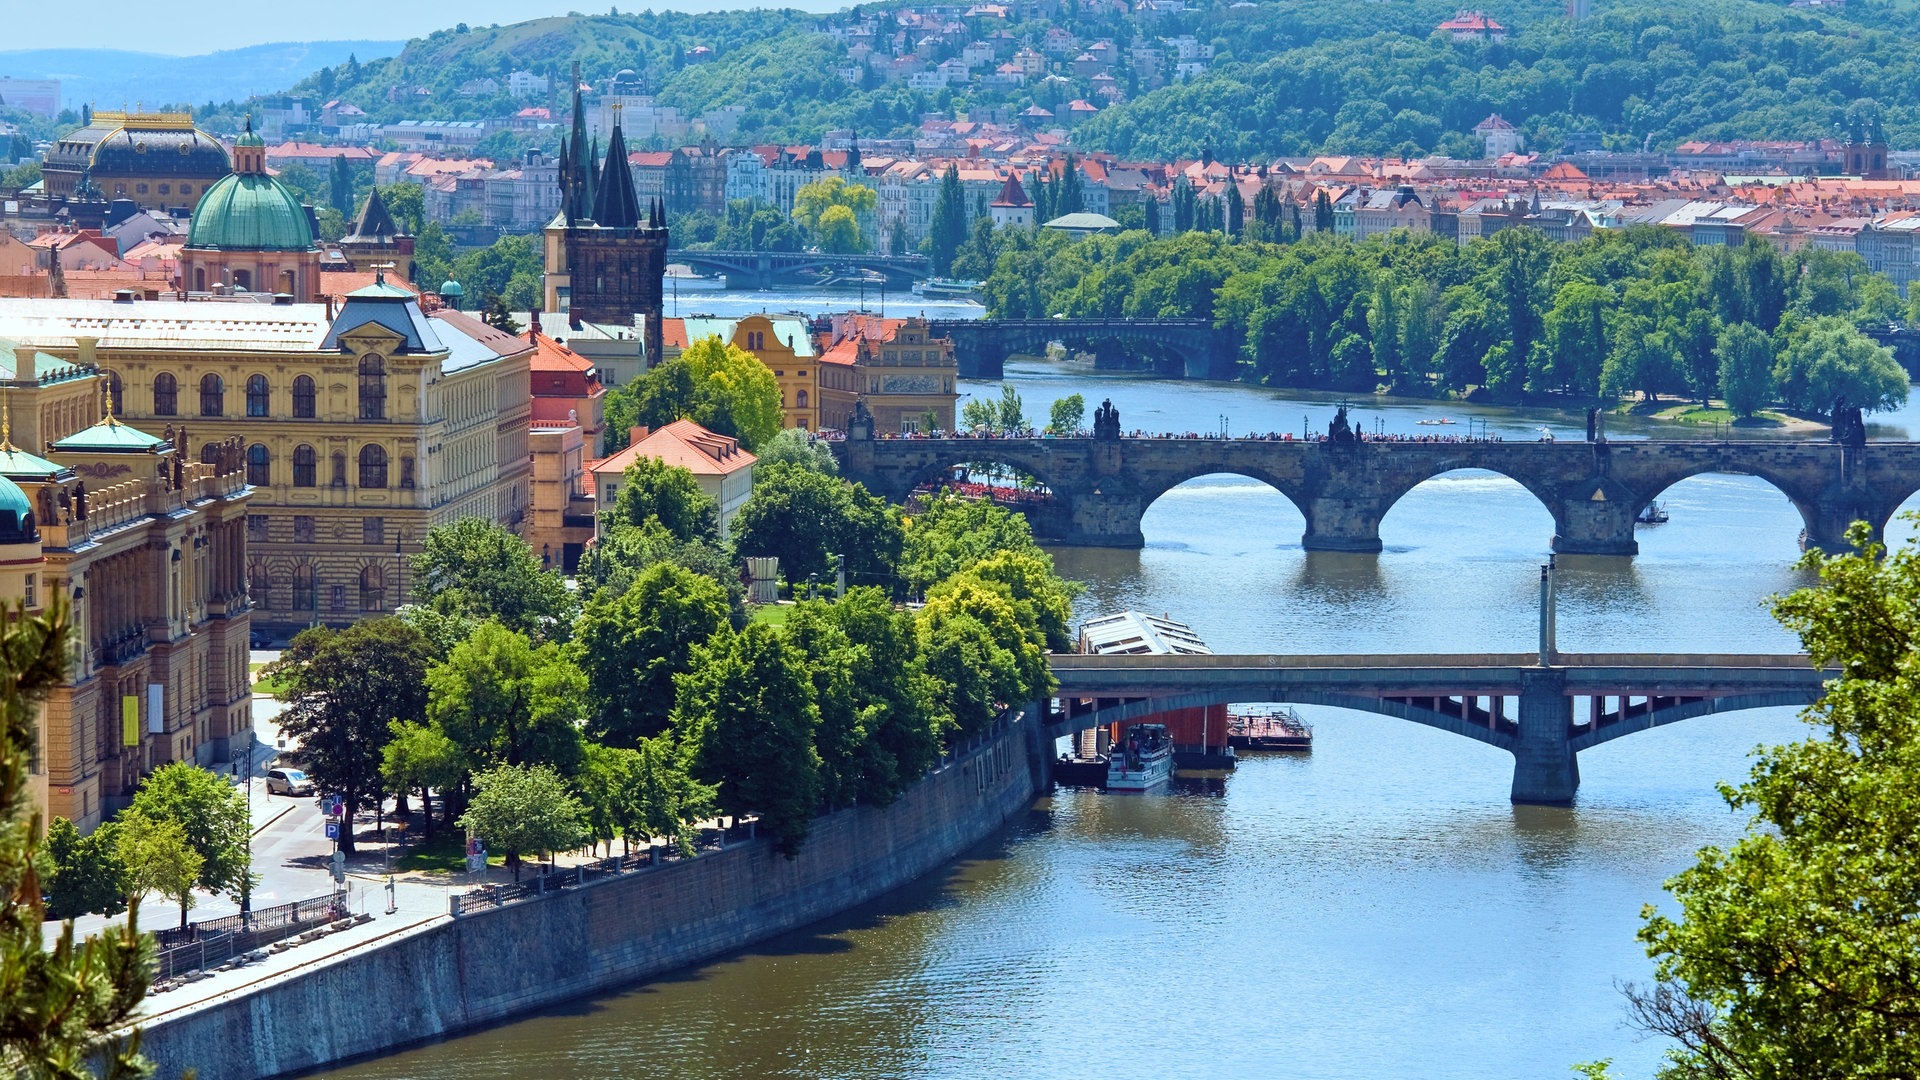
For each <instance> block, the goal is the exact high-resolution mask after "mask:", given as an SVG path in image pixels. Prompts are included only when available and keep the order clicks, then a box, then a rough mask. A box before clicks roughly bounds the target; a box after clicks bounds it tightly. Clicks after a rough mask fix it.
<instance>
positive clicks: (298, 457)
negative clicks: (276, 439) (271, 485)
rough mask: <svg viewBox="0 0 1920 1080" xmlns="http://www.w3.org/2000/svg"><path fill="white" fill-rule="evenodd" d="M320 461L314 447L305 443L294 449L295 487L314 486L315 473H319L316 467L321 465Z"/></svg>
mask: <svg viewBox="0 0 1920 1080" xmlns="http://www.w3.org/2000/svg"><path fill="white" fill-rule="evenodd" d="M318 459H319V455H318V454H315V453H314V452H313V447H311V446H308V445H307V444H305V443H301V444H300V445H299V446H296V447H294V448H293V486H294V487H312V486H314V482H315V478H314V473H315V472H317V471H318V470H317V469H316V468H315V466H316V465H317V464H318V463H319V460H318Z"/></svg>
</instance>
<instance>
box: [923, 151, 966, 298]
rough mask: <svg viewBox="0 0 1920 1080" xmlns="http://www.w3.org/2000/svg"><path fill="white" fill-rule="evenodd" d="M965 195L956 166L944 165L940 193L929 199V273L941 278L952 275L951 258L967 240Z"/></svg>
mask: <svg viewBox="0 0 1920 1080" xmlns="http://www.w3.org/2000/svg"><path fill="white" fill-rule="evenodd" d="M966 198H967V197H966V192H965V191H963V190H962V189H961V187H960V169H959V166H957V165H954V164H952V163H948V165H947V171H946V172H945V173H944V174H942V176H941V177H940V191H939V194H937V195H936V196H934V200H933V231H932V232H931V233H930V234H929V239H931V240H932V242H933V251H932V256H933V272H934V273H935V274H936V275H938V276H941V277H945V276H946V275H948V274H950V273H952V272H953V260H954V257H955V256H957V255H959V254H960V245H962V244H964V243H966V240H967V203H966Z"/></svg>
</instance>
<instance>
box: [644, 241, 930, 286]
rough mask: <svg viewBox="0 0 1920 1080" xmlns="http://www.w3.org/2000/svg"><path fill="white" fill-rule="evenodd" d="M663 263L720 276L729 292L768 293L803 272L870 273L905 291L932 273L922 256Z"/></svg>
mask: <svg viewBox="0 0 1920 1080" xmlns="http://www.w3.org/2000/svg"><path fill="white" fill-rule="evenodd" d="M667 261H668V262H669V263H673V264H676V265H679V266H685V267H688V268H690V269H693V270H697V271H699V272H701V273H705V274H720V275H722V276H724V277H725V278H726V279H727V287H728V288H730V289H771V288H773V286H774V283H775V282H776V281H793V280H797V279H798V278H799V276H800V275H801V274H802V273H803V272H807V271H815V272H817V271H822V270H831V271H841V272H845V271H849V270H872V271H874V272H875V273H878V274H881V275H882V276H884V277H885V278H886V279H887V280H888V281H889V282H891V283H893V284H896V285H899V286H901V287H903V288H904V287H905V286H907V285H908V284H911V283H912V282H915V281H919V280H921V279H922V278H925V277H928V276H930V275H931V274H932V273H933V261H932V260H931V259H929V258H927V257H926V256H925V255H828V254H825V253H823V252H817V251H813V252H809V251H681V250H678V249H675V250H673V251H669V252H667Z"/></svg>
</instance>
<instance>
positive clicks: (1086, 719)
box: [1047, 653, 1836, 805]
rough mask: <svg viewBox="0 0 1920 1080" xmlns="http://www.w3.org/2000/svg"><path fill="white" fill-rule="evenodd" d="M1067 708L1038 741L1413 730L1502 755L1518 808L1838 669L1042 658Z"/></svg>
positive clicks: (1731, 660) (1801, 691)
mask: <svg viewBox="0 0 1920 1080" xmlns="http://www.w3.org/2000/svg"><path fill="white" fill-rule="evenodd" d="M1050 659H1051V661H1052V665H1053V674H1054V677H1055V678H1056V679H1057V680H1059V683H1060V688H1059V690H1058V691H1057V692H1056V694H1055V697H1056V698H1057V699H1058V700H1060V701H1061V702H1062V703H1063V705H1064V709H1062V710H1059V711H1054V712H1051V713H1049V714H1048V715H1049V717H1050V718H1051V723H1050V726H1049V728H1048V731H1047V734H1048V735H1049V736H1052V737H1055V738H1057V737H1059V736H1062V735H1070V734H1072V733H1074V732H1076V731H1083V730H1085V729H1087V728H1090V727H1098V726H1100V725H1102V724H1109V723H1116V722H1121V721H1129V720H1138V719H1140V718H1142V717H1146V716H1151V715H1153V714H1155V713H1160V712H1166V711H1168V710H1171V709H1183V708H1194V707H1202V706H1208V705H1220V704H1227V703H1232V702H1269V701H1270V702H1287V703H1292V704H1299V705H1327V706H1333V707H1337V708H1343V709H1357V710H1360V711H1362V712H1371V713H1377V714H1380V715H1383V716H1393V717H1398V718H1400V719H1402V720H1411V721H1413V722H1414V723H1417V724H1425V725H1426V726H1428V727H1433V728H1438V729H1440V730H1442V731H1447V732H1451V733H1453V734H1455V735H1464V736H1466V737H1467V738H1470V739H1474V740H1477V741H1479V742H1483V743H1486V744H1488V745H1489V746H1497V747H1499V748H1500V749H1502V750H1505V751H1507V752H1508V753H1510V754H1512V755H1513V789H1512V798H1513V801H1514V802H1516V803H1546V804H1554V805H1564V804H1566V803H1570V802H1572V801H1573V796H1574V793H1575V791H1576V790H1578V788H1579V786H1580V764H1579V753H1580V751H1582V750H1586V749H1588V748H1590V747H1594V746H1599V745H1600V744H1601V743H1605V742H1611V741H1613V740H1614V739H1618V738H1620V737H1622V736H1624V735H1631V734H1633V733H1635V732H1639V731H1646V730H1648V729H1651V728H1656V727H1660V726H1663V725H1665V724H1671V723H1675V722H1677V721H1680V720H1686V719H1688V718H1690V717H1695V716H1706V715H1709V714H1713V713H1723V712H1735V711H1739V710H1743V709H1759V708H1769V707H1775V706H1805V705H1810V704H1812V703H1814V702H1815V701H1818V700H1819V699H1820V695H1821V693H1822V691H1823V689H1824V684H1825V681H1826V680H1827V679H1828V678H1831V677H1833V676H1834V675H1835V674H1836V673H1834V672H1825V671H1819V670H1816V669H1815V668H1814V667H1813V666H1812V665H1811V664H1810V663H1809V662H1808V660H1807V657H1805V656H1804V655H1784V656H1759V655H1743V654H1729V655H1717V654H1715V655H1697V654H1634V653H1557V654H1550V659H1551V663H1550V664H1546V665H1543V664H1541V663H1540V657H1539V656H1537V655H1534V654H1530V653H1519V654H1499V653H1496V654H1483V655H1465V656H1448V655H1410V656H1390V655H1379V656H1224V655H1221V656H1079V655H1062V656H1054V657H1051V658H1050Z"/></svg>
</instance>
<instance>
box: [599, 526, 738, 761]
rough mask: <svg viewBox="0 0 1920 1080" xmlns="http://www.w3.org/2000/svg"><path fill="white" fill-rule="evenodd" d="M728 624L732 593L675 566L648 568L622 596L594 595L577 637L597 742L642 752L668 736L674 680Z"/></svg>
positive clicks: (709, 579) (711, 581)
mask: <svg viewBox="0 0 1920 1080" xmlns="http://www.w3.org/2000/svg"><path fill="white" fill-rule="evenodd" d="M728 624H729V620H728V608H727V594H726V590H725V589H724V588H722V587H721V586H720V584H719V583H718V582H716V581H714V580H713V579H712V578H708V577H703V576H701V575H699V574H696V573H694V572H692V571H690V570H687V569H686V568H684V567H681V566H676V565H674V564H672V563H660V564H657V565H654V566H651V567H648V568H647V569H646V570H645V571H644V572H642V573H641V574H640V576H639V577H637V578H635V579H634V582H633V586H632V587H631V588H629V589H627V590H626V591H625V592H624V593H620V594H617V595H616V594H612V593H610V592H603V593H601V594H599V595H597V596H595V597H594V598H593V599H592V600H591V601H589V602H588V604H587V609H586V611H585V612H583V613H582V614H581V616H580V629H579V634H578V637H577V641H578V645H579V662H580V666H581V668H582V670H584V671H585V673H586V676H587V701H588V705H589V711H590V720H589V722H588V730H589V732H590V734H591V735H592V737H593V738H594V739H595V740H597V741H600V742H604V743H607V744H609V745H613V746H624V747H637V746H638V745H639V744H640V740H642V739H646V738H649V737H652V736H654V735H658V734H660V733H661V732H663V731H665V730H666V728H667V722H668V719H669V716H670V715H671V713H672V710H673V703H674V679H675V676H677V675H679V674H681V673H682V672H685V671H686V670H687V669H688V667H689V665H690V664H691V663H692V656H693V650H694V648H695V647H696V646H698V645H700V644H702V643H703V642H705V641H707V640H708V639H709V638H711V637H713V636H714V635H715V634H716V633H718V632H720V631H721V630H723V629H725V628H727V626H728Z"/></svg>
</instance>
